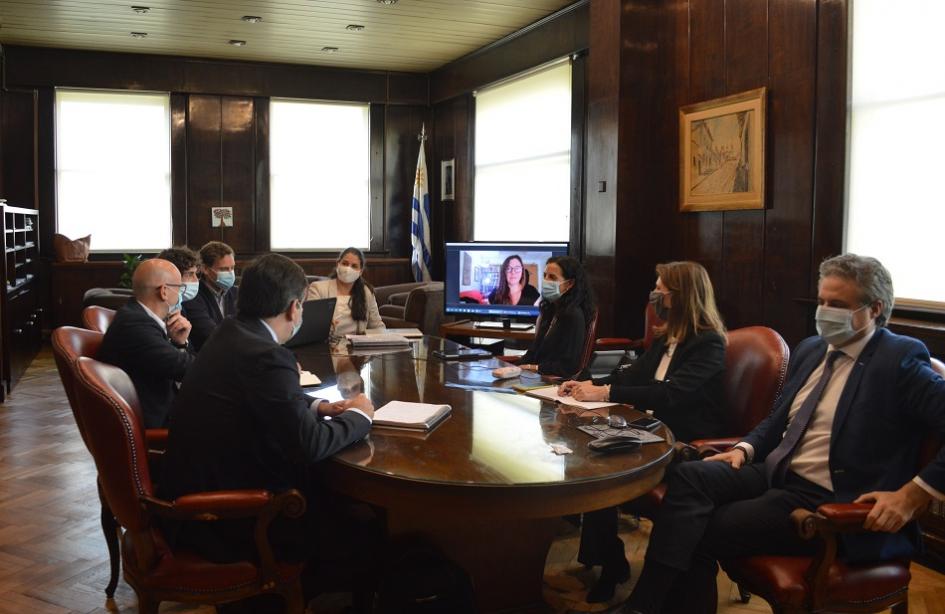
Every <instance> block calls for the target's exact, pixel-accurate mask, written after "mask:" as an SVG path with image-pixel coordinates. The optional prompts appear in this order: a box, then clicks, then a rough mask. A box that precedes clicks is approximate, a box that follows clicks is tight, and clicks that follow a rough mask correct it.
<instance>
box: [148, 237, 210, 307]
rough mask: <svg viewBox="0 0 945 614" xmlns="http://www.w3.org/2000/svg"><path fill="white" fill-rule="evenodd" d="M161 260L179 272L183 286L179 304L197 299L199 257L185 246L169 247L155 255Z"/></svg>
mask: <svg viewBox="0 0 945 614" xmlns="http://www.w3.org/2000/svg"><path fill="white" fill-rule="evenodd" d="M157 257H158V258H160V259H161V260H167V261H168V262H170V263H171V264H173V265H174V266H176V267H177V270H178V271H180V280H181V283H183V284H184V292H183V293H182V297H181V302H182V303H186V302H187V301H192V300H194V299H195V298H196V297H197V292H198V291H199V290H200V279H199V278H198V277H197V265H198V264H199V263H200V256H198V255H197V252H195V251H194V250H192V249H190V248H189V247H187V246H186V245H179V246H177V247H169V248H167V249H165V250H164V251H162V252H161V253H160V254H158V255H157Z"/></svg>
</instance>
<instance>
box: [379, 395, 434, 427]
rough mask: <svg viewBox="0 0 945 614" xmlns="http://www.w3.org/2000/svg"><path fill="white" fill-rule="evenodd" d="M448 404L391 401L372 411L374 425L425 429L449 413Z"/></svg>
mask: <svg viewBox="0 0 945 614" xmlns="http://www.w3.org/2000/svg"><path fill="white" fill-rule="evenodd" d="M451 409H452V408H451V407H450V406H449V405H434V404H432V403H410V402H407V401H391V402H390V403H388V404H387V405H385V406H384V407H382V408H380V409H379V410H377V411H376V412H374V426H388V427H395V428H402V429H414V430H419V431H425V430H428V429H431V428H433V427H434V426H435V425H436V424H437V423H438V422H439V421H440V420H442V419H443V418H445V417H446V416H448V415H449V413H450V411H451Z"/></svg>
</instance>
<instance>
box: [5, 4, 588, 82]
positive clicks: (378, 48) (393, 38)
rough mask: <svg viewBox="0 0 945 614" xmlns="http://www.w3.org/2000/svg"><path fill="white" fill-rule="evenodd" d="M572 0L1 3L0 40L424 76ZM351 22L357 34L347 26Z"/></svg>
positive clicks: (20, 43) (17, 43)
mask: <svg viewBox="0 0 945 614" xmlns="http://www.w3.org/2000/svg"><path fill="white" fill-rule="evenodd" d="M573 1H574V0H398V1H397V2H396V3H395V4H393V5H386V4H382V3H380V2H378V0H270V1H263V0H256V1H245V0H125V1H123V2H122V1H118V2H116V1H113V0H52V1H38V0H0V42H2V43H3V44H11V45H12V44H15V45H35V46H42V47H63V48H67V49H96V50H105V51H118V52H130V53H155V54H172V55H185V56H197V57H207V58H224V59H234V60H253V61H268V62H290V63H295V64H316V65H323V66H339V67H346V68H366V69H378V70H395V71H407V72H428V71H430V70H433V69H435V68H438V67H440V66H442V65H443V64H446V63H448V62H450V61H452V60H455V59H457V58H459V57H462V56H463V55H466V54H467V53H470V52H471V51H474V50H476V49H478V48H480V47H482V46H484V45H487V44H489V43H491V42H493V41H496V40H498V39H500V38H502V37H503V36H506V35H507V34H510V33H512V32H514V31H516V30H518V29H520V28H522V27H524V26H527V25H529V24H531V23H534V22H535V21H538V20H540V19H542V18H543V17H546V16H547V15H550V14H551V13H553V12H555V11H556V10H558V9H560V8H562V7H564V6H567V5H568V4H571V3H572V2H573ZM132 6H142V7H148V8H149V9H150V10H149V11H147V12H146V13H144V14H139V13H137V12H135V11H134V10H133V9H132ZM244 15H253V16H258V17H261V18H262V21H260V22H259V23H248V22H246V21H243V20H242V17H243V16H244ZM352 24H353V25H361V26H364V29H363V30H362V31H351V30H348V29H346V28H347V26H348V25H352ZM132 32H146V33H147V36H146V37H145V38H133V37H132V35H131V33H132ZM230 40H244V41H246V45H245V46H243V47H236V46H233V45H230V44H229V41H230ZM323 47H337V48H338V51H337V52H335V53H326V52H324V51H322V48H323Z"/></svg>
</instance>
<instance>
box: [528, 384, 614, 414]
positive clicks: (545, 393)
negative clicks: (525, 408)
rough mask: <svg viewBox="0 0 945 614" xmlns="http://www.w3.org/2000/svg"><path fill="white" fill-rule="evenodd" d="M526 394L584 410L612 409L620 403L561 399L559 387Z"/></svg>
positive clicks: (530, 391)
mask: <svg viewBox="0 0 945 614" xmlns="http://www.w3.org/2000/svg"><path fill="white" fill-rule="evenodd" d="M525 394H527V395H529V396H533V397H538V398H539V399H542V400H544V401H552V402H554V403H561V404H562V405H570V406H572V407H580V408H582V409H600V408H602V407H612V406H614V405H618V403H611V402H609V401H575V400H574V399H572V398H571V397H560V396H558V387H557V386H545V387H544V388H538V389H533V390H526V391H525Z"/></svg>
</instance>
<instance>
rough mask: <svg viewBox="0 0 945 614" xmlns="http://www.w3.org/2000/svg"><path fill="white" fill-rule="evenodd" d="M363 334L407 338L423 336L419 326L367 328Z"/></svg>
mask: <svg viewBox="0 0 945 614" xmlns="http://www.w3.org/2000/svg"><path fill="white" fill-rule="evenodd" d="M364 334H365V335H385V334H388V335H400V336H401V337H407V338H408V339H420V338H421V337H423V331H422V330H420V329H419V328H369V329H367V331H365V333H364Z"/></svg>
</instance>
